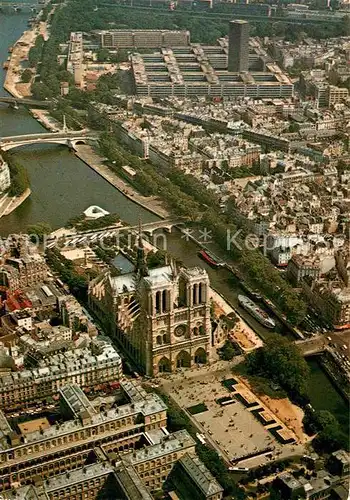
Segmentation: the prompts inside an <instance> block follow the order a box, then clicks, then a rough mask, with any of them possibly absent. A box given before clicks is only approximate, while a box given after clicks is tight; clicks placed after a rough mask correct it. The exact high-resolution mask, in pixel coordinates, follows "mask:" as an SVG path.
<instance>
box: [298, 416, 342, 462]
mask: <svg viewBox="0 0 350 500" xmlns="http://www.w3.org/2000/svg"><path fill="white" fill-rule="evenodd" d="M303 424H304V427H305V430H306V432H307V433H308V434H309V435H313V434H317V435H316V437H315V438H314V439H313V441H312V444H313V446H314V448H315V449H316V450H318V451H320V452H323V453H324V452H325V453H331V452H332V451H335V450H338V449H339V448H345V449H349V439H348V436H346V435H345V433H344V432H343V431H342V430H341V427H340V424H339V422H338V420H337V419H336V417H335V416H334V415H333V414H332V413H331V412H329V411H327V410H319V411H315V410H313V409H312V408H306V411H305V415H304V419H303Z"/></svg>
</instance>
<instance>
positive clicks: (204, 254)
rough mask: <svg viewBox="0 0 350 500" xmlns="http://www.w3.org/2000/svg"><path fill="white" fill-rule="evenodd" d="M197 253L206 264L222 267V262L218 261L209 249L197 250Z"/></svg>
mask: <svg viewBox="0 0 350 500" xmlns="http://www.w3.org/2000/svg"><path fill="white" fill-rule="evenodd" d="M198 255H199V257H200V258H201V259H203V260H204V261H205V262H206V263H207V264H209V265H210V266H212V267H223V266H224V263H223V262H220V261H219V260H218V258H217V257H216V256H215V255H214V254H212V253H211V252H209V250H204V249H202V250H200V251H199V252H198Z"/></svg>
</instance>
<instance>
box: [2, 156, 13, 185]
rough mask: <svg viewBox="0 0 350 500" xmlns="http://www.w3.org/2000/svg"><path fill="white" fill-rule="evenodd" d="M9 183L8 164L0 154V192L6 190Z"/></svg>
mask: <svg viewBox="0 0 350 500" xmlns="http://www.w3.org/2000/svg"><path fill="white" fill-rule="evenodd" d="M10 185H11V178H10V169H9V166H8V164H7V163H6V162H5V161H4V160H3V158H2V157H1V156H0V192H4V191H6V189H8V188H9V187H10Z"/></svg>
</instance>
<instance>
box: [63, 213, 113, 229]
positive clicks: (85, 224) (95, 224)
mask: <svg viewBox="0 0 350 500" xmlns="http://www.w3.org/2000/svg"><path fill="white" fill-rule="evenodd" d="M117 222H120V217H119V215H117V214H107V215H104V216H103V217H99V218H98V219H86V217H85V215H84V214H82V215H77V216H76V217H72V218H71V219H69V220H68V222H67V223H66V227H75V228H77V229H78V230H79V231H89V230H93V229H100V228H103V227H107V226H111V225H112V224H116V223H117Z"/></svg>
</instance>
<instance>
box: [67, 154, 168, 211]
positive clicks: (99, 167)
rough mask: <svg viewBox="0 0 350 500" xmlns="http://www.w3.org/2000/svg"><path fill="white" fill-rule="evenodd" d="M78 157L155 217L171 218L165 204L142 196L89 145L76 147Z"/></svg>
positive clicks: (157, 199)
mask: <svg viewBox="0 0 350 500" xmlns="http://www.w3.org/2000/svg"><path fill="white" fill-rule="evenodd" d="M75 151H76V153H75V154H76V156H77V157H78V158H80V160H82V161H83V162H84V163H86V164H87V165H88V166H89V167H91V168H92V169H93V170H95V172H97V173H98V174H99V175H101V177H103V178H104V179H106V181H108V182H109V183H110V184H112V186H114V187H115V188H116V189H118V190H119V191H120V192H122V193H123V194H124V195H125V196H127V197H128V198H130V199H131V200H132V201H134V202H135V203H137V204H138V205H141V206H142V207H144V208H146V209H147V210H149V211H150V212H153V213H154V214H155V215H158V216H159V217H161V218H162V219H164V218H169V217H170V214H169V212H168V210H166V209H165V208H164V206H163V202H162V201H161V200H160V199H159V198H156V197H155V196H149V197H148V196H142V195H140V194H139V193H138V192H137V191H136V190H135V189H134V188H133V187H131V186H130V184H128V183H127V182H125V181H124V180H122V179H121V178H120V177H118V175H117V174H115V173H114V172H112V171H111V170H110V169H109V168H108V167H107V166H106V165H104V164H103V163H102V161H101V160H102V158H101V156H99V155H98V154H97V153H96V152H95V151H94V150H93V148H92V147H91V146H87V145H80V144H79V145H77V146H76V147H75Z"/></svg>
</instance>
